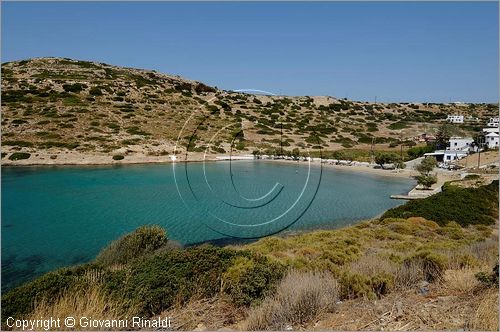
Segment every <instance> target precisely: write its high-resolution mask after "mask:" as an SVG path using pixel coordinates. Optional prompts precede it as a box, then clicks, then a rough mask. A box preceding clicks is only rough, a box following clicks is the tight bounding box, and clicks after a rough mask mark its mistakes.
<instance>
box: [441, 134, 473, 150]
mask: <svg viewBox="0 0 500 332" xmlns="http://www.w3.org/2000/svg"><path fill="white" fill-rule="evenodd" d="M472 142H474V140H473V139H472V138H470V137H450V140H449V141H448V143H449V144H448V147H447V148H446V150H451V151H463V150H466V151H467V152H468V151H469V149H470V148H471V145H472Z"/></svg>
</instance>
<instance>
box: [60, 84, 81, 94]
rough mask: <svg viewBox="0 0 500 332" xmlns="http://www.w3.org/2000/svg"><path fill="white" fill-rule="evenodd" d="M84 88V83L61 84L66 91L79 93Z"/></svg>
mask: <svg viewBox="0 0 500 332" xmlns="http://www.w3.org/2000/svg"><path fill="white" fill-rule="evenodd" d="M84 88H85V84H80V83H74V84H63V89H64V91H66V92H74V93H79V92H80V91H82V90H83V89H84Z"/></svg>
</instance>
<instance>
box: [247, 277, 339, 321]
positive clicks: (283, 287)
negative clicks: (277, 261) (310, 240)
mask: <svg viewBox="0 0 500 332" xmlns="http://www.w3.org/2000/svg"><path fill="white" fill-rule="evenodd" d="M338 299H339V297H338V284H337V281H336V280H335V279H334V278H333V276H332V275H331V274H330V273H327V272H322V273H318V272H298V271H295V270H293V271H291V272H290V273H288V274H287V275H286V277H285V278H283V280H282V281H281V282H280V284H279V286H278V288H277V290H276V293H275V294H274V295H273V296H270V297H267V298H266V299H265V300H264V302H263V303H262V305H261V306H259V307H257V308H255V309H253V310H252V311H251V312H250V314H249V316H248V319H247V320H246V322H245V327H244V328H245V329H247V330H285V329H288V328H290V327H294V326H304V325H305V324H307V323H310V322H312V321H313V320H315V319H317V318H318V317H319V316H320V315H322V314H325V313H327V312H331V311H332V310H333V308H334V306H335V304H336V303H337V301H338Z"/></svg>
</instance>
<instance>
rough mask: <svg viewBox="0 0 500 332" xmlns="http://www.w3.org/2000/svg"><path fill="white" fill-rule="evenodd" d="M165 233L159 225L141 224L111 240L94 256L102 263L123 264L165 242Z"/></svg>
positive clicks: (161, 245) (159, 246) (148, 252)
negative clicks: (130, 231)
mask: <svg viewBox="0 0 500 332" xmlns="http://www.w3.org/2000/svg"><path fill="white" fill-rule="evenodd" d="M167 241H168V240H167V234H166V232H165V230H164V229H163V228H161V227H160V226H142V227H139V228H138V229H136V230H135V231H133V232H132V233H129V234H127V235H124V236H123V237H121V238H119V239H118V240H116V241H113V242H112V243H111V244H110V245H109V246H107V247H106V248H104V249H103V250H102V251H101V252H100V253H99V255H98V256H97V258H96V262H97V263H99V264H103V265H112V264H125V263H127V262H129V261H130V260H132V259H135V258H138V257H141V256H144V255H147V254H150V253H152V252H154V251H155V250H157V249H159V248H161V247H163V246H164V245H166V244H167Z"/></svg>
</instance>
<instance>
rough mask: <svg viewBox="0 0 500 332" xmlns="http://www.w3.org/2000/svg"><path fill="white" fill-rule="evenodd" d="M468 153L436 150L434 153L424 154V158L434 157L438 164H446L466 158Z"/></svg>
mask: <svg viewBox="0 0 500 332" xmlns="http://www.w3.org/2000/svg"><path fill="white" fill-rule="evenodd" d="M468 154H469V152H468V151H460V150H436V151H434V152H429V153H426V154H424V157H434V158H436V160H437V161H438V162H442V163H445V164H448V163H449V162H451V161H454V160H459V159H462V158H465V157H467V155H468Z"/></svg>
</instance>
